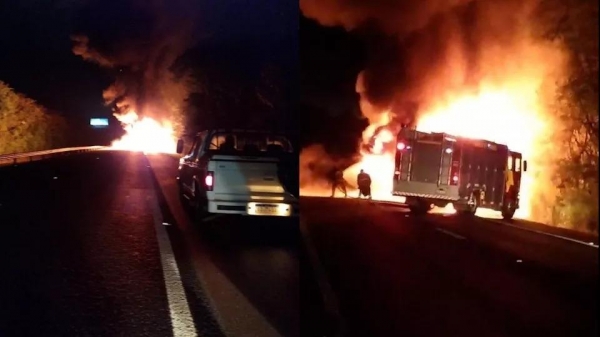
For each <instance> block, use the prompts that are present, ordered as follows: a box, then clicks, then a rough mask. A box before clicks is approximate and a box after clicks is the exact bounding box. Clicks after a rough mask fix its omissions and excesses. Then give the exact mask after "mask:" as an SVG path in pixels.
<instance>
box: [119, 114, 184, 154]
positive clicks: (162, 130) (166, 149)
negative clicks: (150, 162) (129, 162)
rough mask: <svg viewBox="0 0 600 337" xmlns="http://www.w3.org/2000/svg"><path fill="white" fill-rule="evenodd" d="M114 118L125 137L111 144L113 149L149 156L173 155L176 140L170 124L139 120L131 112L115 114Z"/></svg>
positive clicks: (153, 120) (144, 118)
mask: <svg viewBox="0 0 600 337" xmlns="http://www.w3.org/2000/svg"><path fill="white" fill-rule="evenodd" d="M115 117H116V118H117V119H118V120H119V121H120V122H121V124H123V128H124V129H125V135H124V136H123V137H121V138H120V139H118V140H115V141H114V142H113V143H112V144H111V147H112V148H113V149H117V150H127V151H140V152H144V153H149V154H154V153H175V149H176V144H177V138H176V137H175V132H174V129H173V126H172V124H171V123H170V122H168V121H162V122H158V121H157V120H155V119H152V118H149V117H143V118H141V119H140V117H139V116H138V114H137V113H136V112H135V111H133V110H131V111H128V112H126V113H124V114H115Z"/></svg>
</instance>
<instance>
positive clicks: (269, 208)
mask: <svg viewBox="0 0 600 337" xmlns="http://www.w3.org/2000/svg"><path fill="white" fill-rule="evenodd" d="M208 212H209V213H214V214H237V215H248V216H274V217H296V216H298V215H299V213H300V212H299V206H298V203H297V202H273V201H272V200H268V201H267V200H265V201H261V200H253V201H251V202H248V201H224V200H209V201H208Z"/></svg>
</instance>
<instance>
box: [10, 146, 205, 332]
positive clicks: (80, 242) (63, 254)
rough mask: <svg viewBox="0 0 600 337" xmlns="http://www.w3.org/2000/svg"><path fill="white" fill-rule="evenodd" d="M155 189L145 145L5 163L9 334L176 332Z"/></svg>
mask: <svg viewBox="0 0 600 337" xmlns="http://www.w3.org/2000/svg"><path fill="white" fill-rule="evenodd" d="M152 193H153V188H152V185H151V181H150V179H149V175H148V169H147V165H146V164H145V162H144V158H143V156H140V155H128V154H121V153H108V152H103V153H89V154H78V155H72V156H67V157H62V158H57V159H49V160H45V161H39V162H33V163H29V164H22V165H19V166H17V167H4V168H1V169H0V204H1V206H0V224H1V227H2V231H3V234H2V235H1V236H0V250H1V252H0V256H2V269H3V270H2V277H0V303H1V311H2V313H1V314H0V335H2V336H67V335H78V336H85V335H88V336H103V335H112V336H125V335H127V336H169V335H171V334H172V329H171V324H170V314H169V309H168V308H169V306H168V303H167V297H166V289H165V283H164V281H163V274H162V269H161V260H160V252H159V247H158V243H157V237H156V234H155V228H154V219H153V214H152V205H151V204H150V203H149V202H148V198H147V196H148V195H151V194H152ZM207 320H209V317H207ZM207 332H208V331H207Z"/></svg>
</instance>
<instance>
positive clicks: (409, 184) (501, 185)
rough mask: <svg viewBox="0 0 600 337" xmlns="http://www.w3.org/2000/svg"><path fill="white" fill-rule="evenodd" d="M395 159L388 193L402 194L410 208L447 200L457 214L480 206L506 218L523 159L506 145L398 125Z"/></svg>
mask: <svg viewBox="0 0 600 337" xmlns="http://www.w3.org/2000/svg"><path fill="white" fill-rule="evenodd" d="M395 159H396V160H395V170H394V178H393V179H394V182H393V191H392V194H393V195H395V196H404V197H406V204H407V205H408V206H409V208H410V210H411V212H413V213H416V214H424V213H427V212H428V211H429V210H430V209H431V208H432V207H433V206H438V207H445V206H446V205H447V204H448V203H452V204H453V205H454V208H455V209H456V211H457V212H458V213H461V214H470V215H473V214H475V212H476V211H477V208H479V207H483V208H489V209H493V210H497V211H500V212H501V213H502V216H503V218H504V219H512V217H513V215H514V214H515V211H516V210H517V209H518V208H519V190H520V186H521V174H522V172H525V171H527V161H524V160H523V158H522V155H521V154H520V153H518V152H514V151H510V150H509V149H508V147H507V146H506V145H502V144H497V143H494V142H490V141H486V140H479V139H468V138H461V137H454V136H451V135H449V134H446V133H427V132H420V131H417V130H414V129H408V128H402V130H401V131H400V132H399V134H398V136H397V141H396V158H395Z"/></svg>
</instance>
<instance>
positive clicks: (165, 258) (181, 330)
mask: <svg viewBox="0 0 600 337" xmlns="http://www.w3.org/2000/svg"><path fill="white" fill-rule="evenodd" d="M148 194H149V197H148V198H149V202H150V206H151V208H152V216H153V218H154V229H155V230H156V237H157V239H158V247H159V250H160V262H161V265H162V270H163V277H164V280H165V288H166V290H167V302H168V303H169V314H170V316H171V326H172V329H173V337H192V336H198V332H197V331H196V325H195V324H194V320H193V318H192V314H191V312H190V307H189V305H188V301H187V298H186V296H185V291H184V289H183V284H182V282H181V276H180V274H179V268H178V267H177V261H175V255H174V254H173V248H172V247H171V241H169V235H168V233H167V231H166V230H165V228H164V226H163V225H162V223H163V221H162V215H161V212H160V207H159V206H158V200H157V199H156V196H155V195H154V194H153V193H148Z"/></svg>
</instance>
